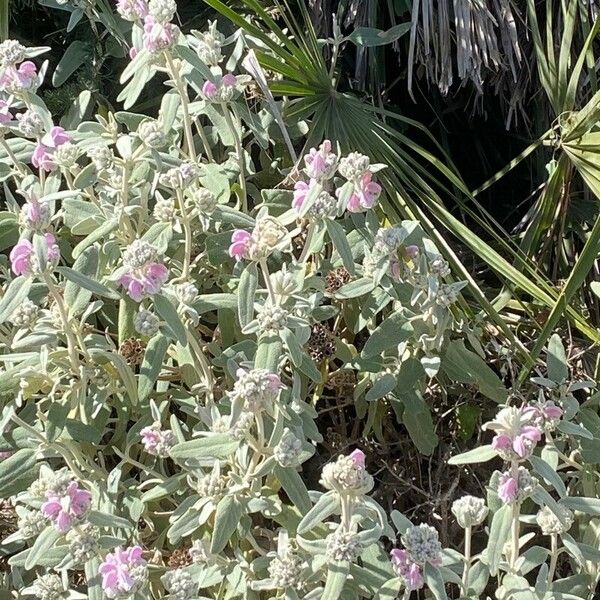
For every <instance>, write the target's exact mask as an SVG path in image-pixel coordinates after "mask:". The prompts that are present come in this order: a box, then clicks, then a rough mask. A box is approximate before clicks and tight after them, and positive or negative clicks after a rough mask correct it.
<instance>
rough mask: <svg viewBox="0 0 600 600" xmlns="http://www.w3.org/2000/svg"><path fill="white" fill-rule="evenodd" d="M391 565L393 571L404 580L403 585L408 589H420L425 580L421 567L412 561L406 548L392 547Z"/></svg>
mask: <svg viewBox="0 0 600 600" xmlns="http://www.w3.org/2000/svg"><path fill="white" fill-rule="evenodd" d="M390 557H391V560H392V567H393V569H394V571H395V573H396V574H397V575H398V576H399V577H401V578H402V579H403V580H404V585H405V586H406V589H407V590H409V591H414V590H420V589H421V588H422V587H423V585H424V583H425V581H424V580H423V574H422V573H421V567H420V566H419V565H418V564H417V563H415V562H413V561H412V560H411V559H410V557H409V555H408V552H407V551H406V550H400V549H398V548H394V549H393V550H392V551H391V552H390Z"/></svg>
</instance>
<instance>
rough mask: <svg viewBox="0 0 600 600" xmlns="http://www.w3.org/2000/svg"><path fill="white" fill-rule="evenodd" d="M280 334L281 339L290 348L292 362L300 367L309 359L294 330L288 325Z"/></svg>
mask: <svg viewBox="0 0 600 600" xmlns="http://www.w3.org/2000/svg"><path fill="white" fill-rule="evenodd" d="M279 334H280V335H281V339H282V340H283V342H284V344H285V346H286V348H287V349H288V352H289V355H290V358H291V359H292V363H293V365H294V366H295V367H300V366H301V365H302V361H303V360H309V358H308V356H307V355H306V354H305V353H304V351H303V349H302V346H301V345H300V342H299V341H298V338H297V337H296V335H295V334H294V332H293V331H291V330H290V329H288V328H287V327H284V328H283V329H282V330H281V331H280V333H279Z"/></svg>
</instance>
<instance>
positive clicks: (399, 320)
mask: <svg viewBox="0 0 600 600" xmlns="http://www.w3.org/2000/svg"><path fill="white" fill-rule="evenodd" d="M342 289H343V288H342ZM412 334H413V326H412V324H411V323H410V322H409V321H408V320H407V319H406V317H405V316H404V315H403V314H402V313H399V312H397V313H392V314H391V315H389V316H388V317H387V318H385V319H384V320H383V322H382V323H381V324H380V325H379V326H378V327H377V328H376V329H374V330H373V331H372V332H371V335H370V336H369V339H368V340H367V343H366V344H365V346H364V348H363V350H362V353H361V355H362V356H363V357H365V358H368V357H370V356H379V355H380V354H381V353H382V352H384V351H385V350H388V349H390V348H394V347H396V346H397V345H398V344H400V343H402V342H405V341H407V340H408V339H410V337H411V336H412Z"/></svg>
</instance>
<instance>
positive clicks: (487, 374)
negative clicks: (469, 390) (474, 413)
mask: <svg viewBox="0 0 600 600" xmlns="http://www.w3.org/2000/svg"><path fill="white" fill-rule="evenodd" d="M442 370H443V371H444V372H445V373H446V374H447V375H448V377H450V379H452V380H454V381H460V382H461V383H468V384H474V385H477V386H478V387H479V389H480V391H481V393H482V394H483V395H485V396H487V397H488V398H491V399H492V400H495V401H496V402H500V403H502V402H505V401H506V398H507V395H508V392H507V390H506V388H505V387H504V385H503V383H502V382H501V381H500V378H499V377H498V375H496V373H495V372H494V371H493V370H492V369H491V368H490V367H489V366H488V365H487V363H486V362H485V361H484V360H483V359H482V358H481V357H480V356H479V355H478V354H476V353H475V352H472V351H471V350H469V349H467V347H466V346H465V344H464V342H463V341H462V340H454V341H452V342H450V343H449V344H448V347H447V349H446V353H445V354H444V355H443V356H442Z"/></svg>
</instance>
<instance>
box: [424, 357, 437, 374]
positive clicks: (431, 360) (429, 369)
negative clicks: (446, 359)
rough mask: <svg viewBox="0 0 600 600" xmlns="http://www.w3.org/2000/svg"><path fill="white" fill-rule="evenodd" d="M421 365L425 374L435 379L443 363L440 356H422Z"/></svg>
mask: <svg viewBox="0 0 600 600" xmlns="http://www.w3.org/2000/svg"><path fill="white" fill-rule="evenodd" d="M421 364H422V365H423V369H424V370H425V373H427V377H435V376H436V375H437V373H438V371H439V370H440V365H441V364H442V361H441V359H440V357H439V356H422V357H421Z"/></svg>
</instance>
